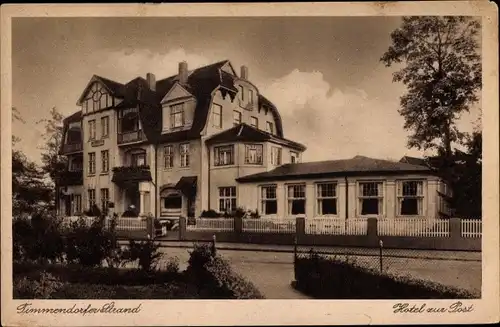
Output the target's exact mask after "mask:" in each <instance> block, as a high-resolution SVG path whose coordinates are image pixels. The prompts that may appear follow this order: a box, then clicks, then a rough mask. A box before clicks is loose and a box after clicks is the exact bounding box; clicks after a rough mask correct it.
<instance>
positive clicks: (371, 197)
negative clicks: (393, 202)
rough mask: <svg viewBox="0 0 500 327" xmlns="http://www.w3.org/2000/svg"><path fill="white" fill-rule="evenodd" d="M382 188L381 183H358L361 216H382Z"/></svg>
mask: <svg viewBox="0 0 500 327" xmlns="http://www.w3.org/2000/svg"><path fill="white" fill-rule="evenodd" d="M382 187H383V183H382V182H361V183H359V207H360V208H359V210H360V213H361V215H362V216H365V215H382V213H383V203H384V196H383V195H384V194H383V189H382Z"/></svg>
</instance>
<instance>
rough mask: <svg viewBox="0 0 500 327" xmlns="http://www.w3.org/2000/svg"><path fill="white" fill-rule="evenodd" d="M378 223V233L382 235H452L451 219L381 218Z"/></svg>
mask: <svg viewBox="0 0 500 327" xmlns="http://www.w3.org/2000/svg"><path fill="white" fill-rule="evenodd" d="M377 223H378V224H377V233H378V235H380V236H414V237H448V236H450V222H449V220H442V219H426V218H389V219H379V220H378V222H377Z"/></svg>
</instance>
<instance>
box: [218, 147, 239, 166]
mask: <svg viewBox="0 0 500 327" xmlns="http://www.w3.org/2000/svg"><path fill="white" fill-rule="evenodd" d="M233 164H234V145H227V146H218V147H215V148H214V166H227V165H233Z"/></svg>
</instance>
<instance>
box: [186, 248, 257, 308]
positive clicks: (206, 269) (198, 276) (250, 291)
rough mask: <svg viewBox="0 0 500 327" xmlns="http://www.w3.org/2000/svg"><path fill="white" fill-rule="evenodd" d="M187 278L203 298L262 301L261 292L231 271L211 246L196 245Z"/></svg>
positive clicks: (190, 259) (187, 270) (189, 263)
mask: <svg viewBox="0 0 500 327" xmlns="http://www.w3.org/2000/svg"><path fill="white" fill-rule="evenodd" d="M186 275H187V278H188V279H189V280H190V281H191V283H193V284H194V285H195V286H196V287H197V289H198V292H199V293H200V296H201V297H202V298H220V299H260V298H263V296H262V294H260V292H259V290H258V289H257V288H256V287H255V286H254V285H253V284H252V283H250V282H248V281H246V280H245V279H244V278H243V277H241V276H240V275H238V274H236V273H235V272H233V271H232V270H231V267H230V265H229V263H228V262H227V261H225V260H224V259H222V258H221V257H220V256H219V255H217V254H215V252H214V251H213V249H212V247H211V245H209V244H195V245H194V249H193V250H192V251H191V252H190V257H189V260H188V268H187V269H186Z"/></svg>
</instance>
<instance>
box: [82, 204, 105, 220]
mask: <svg viewBox="0 0 500 327" xmlns="http://www.w3.org/2000/svg"><path fill="white" fill-rule="evenodd" d="M83 214H84V215H85V216H87V217H100V216H101V215H102V213H101V209H99V207H98V206H97V205H96V204H93V205H92V206H91V207H90V208H89V209H88V210H85V211H84V212H83Z"/></svg>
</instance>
